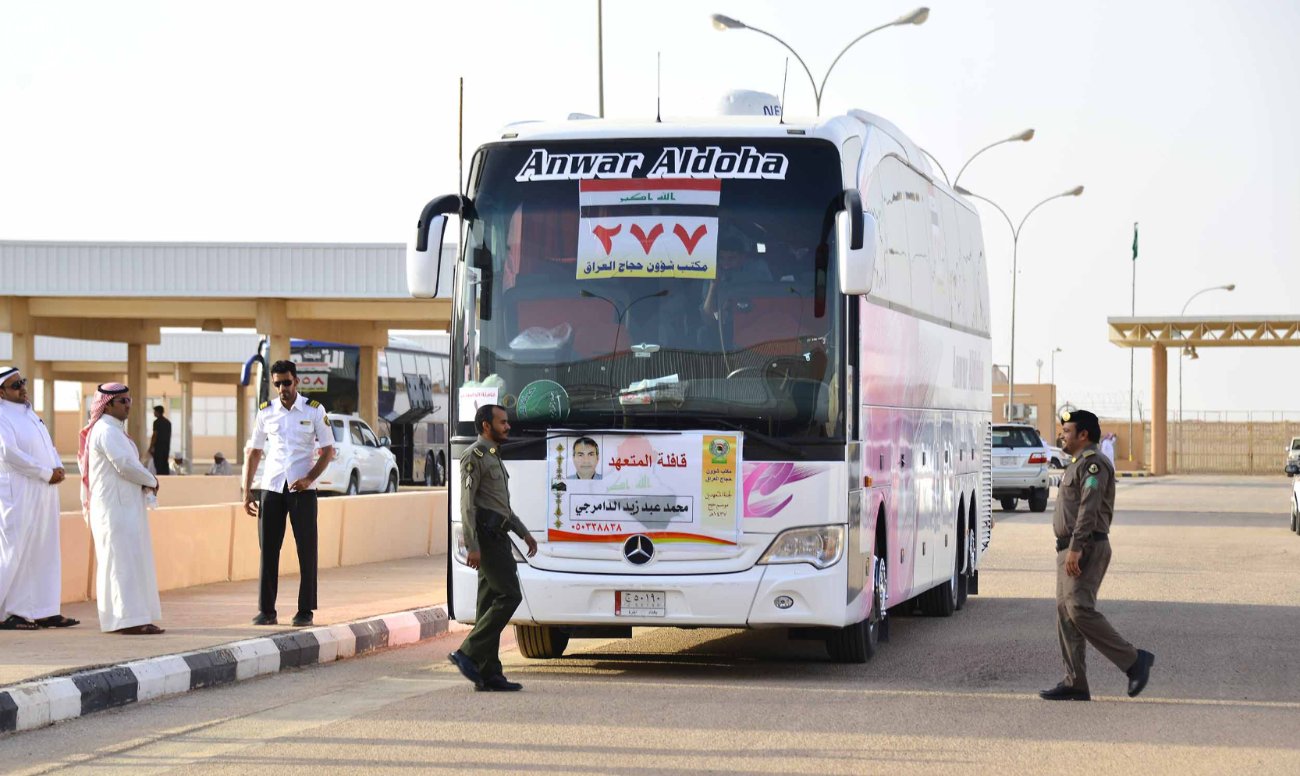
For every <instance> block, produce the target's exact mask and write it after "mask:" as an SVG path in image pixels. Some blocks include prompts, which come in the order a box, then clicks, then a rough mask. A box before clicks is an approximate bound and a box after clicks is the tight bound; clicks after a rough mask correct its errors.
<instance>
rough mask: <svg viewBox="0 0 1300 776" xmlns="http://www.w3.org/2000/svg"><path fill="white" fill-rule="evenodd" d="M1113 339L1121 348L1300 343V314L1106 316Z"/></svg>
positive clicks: (1262, 345) (1236, 346) (1279, 345)
mask: <svg viewBox="0 0 1300 776" xmlns="http://www.w3.org/2000/svg"><path fill="white" fill-rule="evenodd" d="M1106 323H1107V325H1108V326H1109V328H1110V341H1111V342H1112V343H1114V344H1116V345H1118V346H1120V347H1122V348H1149V347H1153V346H1155V345H1163V346H1165V347H1173V348H1179V347H1184V346H1189V347H1197V348H1212V347H1220V348H1226V347H1231V348H1239V347H1296V346H1300V316H1295V315H1270V316H1243V317H1234V316H1172V317H1168V318H1160V317H1154V318H1152V317H1137V318H1107V319H1106Z"/></svg>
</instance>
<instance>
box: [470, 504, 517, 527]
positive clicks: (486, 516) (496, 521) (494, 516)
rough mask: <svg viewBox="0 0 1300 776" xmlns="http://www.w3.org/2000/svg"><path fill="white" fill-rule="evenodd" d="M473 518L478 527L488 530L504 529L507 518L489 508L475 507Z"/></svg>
mask: <svg viewBox="0 0 1300 776" xmlns="http://www.w3.org/2000/svg"><path fill="white" fill-rule="evenodd" d="M474 519H475V520H476V521H477V522H478V524H479V527H481V528H484V529H486V530H489V531H505V528H506V521H507V520H508V519H509V518H507V517H506V516H505V515H503V514H501V513H500V512H494V511H492V510H491V509H482V508H475V510H474Z"/></svg>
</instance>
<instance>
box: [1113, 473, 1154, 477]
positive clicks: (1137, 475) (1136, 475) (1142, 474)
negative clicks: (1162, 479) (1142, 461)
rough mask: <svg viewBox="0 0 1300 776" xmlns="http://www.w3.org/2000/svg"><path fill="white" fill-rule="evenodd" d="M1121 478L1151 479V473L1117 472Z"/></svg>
mask: <svg viewBox="0 0 1300 776" xmlns="http://www.w3.org/2000/svg"><path fill="white" fill-rule="evenodd" d="M1115 473H1116V474H1118V475H1119V476H1121V477H1151V476H1154V475H1152V474H1151V472H1115Z"/></svg>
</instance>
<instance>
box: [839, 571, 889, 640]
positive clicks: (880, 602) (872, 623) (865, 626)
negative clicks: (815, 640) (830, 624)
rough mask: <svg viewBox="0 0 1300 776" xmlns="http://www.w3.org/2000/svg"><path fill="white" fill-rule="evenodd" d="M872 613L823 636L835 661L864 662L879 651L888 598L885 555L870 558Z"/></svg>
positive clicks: (887, 574)
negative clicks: (860, 620)
mask: <svg viewBox="0 0 1300 776" xmlns="http://www.w3.org/2000/svg"><path fill="white" fill-rule="evenodd" d="M871 563H872V570H873V573H872V575H871V577H872V579H873V580H874V584H873V585H872V590H871V596H872V600H871V615H870V616H868V617H867V619H866V620H864V621H863V622H855V623H853V624H852V625H848V626H845V627H843V628H837V629H836V630H834V631H832V632H831V634H830V635H829V636H827V637H826V652H827V653H828V654H829V655H830V656H831V660H834V661H835V662H836V663H865V662H867V661H868V660H870V659H871V658H872V657H873V656H874V655H875V654H876V653H877V652H878V651H880V638H881V635H882V634H883V632H884V630H885V617H886V609H885V601H887V600H888V598H889V571H888V569H887V568H886V566H885V562H884V559H883V558H881V557H880V556H879V555H877V556H876V557H875V558H873V559H872V561H871Z"/></svg>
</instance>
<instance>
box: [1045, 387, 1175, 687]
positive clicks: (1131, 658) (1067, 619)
mask: <svg viewBox="0 0 1300 776" xmlns="http://www.w3.org/2000/svg"><path fill="white" fill-rule="evenodd" d="M1061 420H1062V422H1063V425H1062V435H1063V437H1064V440H1065V442H1064V445H1063V446H1062V449H1063V450H1064V451H1065V453H1066V454H1067V455H1071V456H1073V459H1072V461H1071V463H1070V465H1069V466H1068V467H1066V469H1065V474H1063V475H1062V476H1061V485H1060V487H1059V489H1058V490H1057V494H1056V514H1055V516H1054V517H1053V519H1052V528H1053V530H1054V531H1055V533H1056V632H1057V636H1058V637H1059V638H1060V641H1061V658H1062V660H1063V661H1064V662H1065V679H1064V680H1063V681H1062V682H1061V683H1060V684H1058V685H1057V686H1056V687H1053V688H1052V689H1050V690H1043V691H1042V692H1040V693H1039V696H1040V697H1042V698H1043V699H1045V700H1049V701H1086V700H1091V699H1092V695H1091V693H1090V692H1089V690H1088V677H1087V673H1086V670H1085V666H1084V653H1085V651H1086V649H1087V644H1092V646H1093V647H1094V648H1096V650H1097V651H1098V652H1100V653H1101V654H1103V655H1105V656H1106V659H1108V660H1110V662H1112V663H1114V664H1115V665H1116V666H1117V667H1118V668H1119V669H1120V670H1121V671H1123V672H1124V673H1125V674H1127V675H1128V694H1129V697H1130V698H1131V697H1133V696H1135V695H1137V694H1138V693H1140V692H1142V689H1143V688H1144V687H1146V685H1147V680H1148V679H1149V678H1150V676H1151V666H1152V664H1154V663H1155V655H1153V654H1151V653H1150V652H1147V651H1146V650H1144V649H1134V648H1133V645H1132V644H1130V643H1128V642H1127V641H1125V640H1124V639H1123V638H1122V637H1121V636H1120V635H1119V634H1118V633H1116V632H1115V629H1114V628H1113V627H1111V624H1110V623H1109V622H1107V620H1106V617H1105V616H1104V615H1103V614H1102V613H1101V612H1099V611H1097V608H1096V606H1097V590H1098V588H1100V587H1101V580H1102V579H1103V578H1104V577H1105V576H1106V567H1107V566H1109V565H1110V541H1109V540H1110V536H1109V534H1110V522H1111V518H1112V517H1113V516H1114V513H1115V469H1114V467H1113V466H1112V464H1111V462H1110V460H1109V459H1108V458H1106V456H1104V455H1101V454H1100V451H1099V449H1098V447H1097V442H1098V440H1099V439H1100V438H1101V423H1100V421H1098V420H1097V416H1096V415H1094V414H1092V413H1091V412H1088V411H1087V410H1076V411H1073V412H1066V413H1063V414H1062V415H1061Z"/></svg>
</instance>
